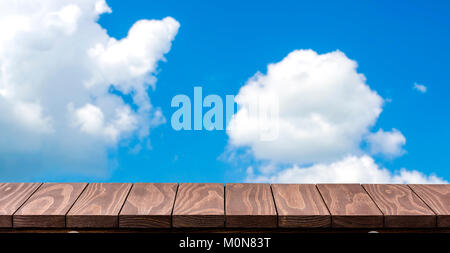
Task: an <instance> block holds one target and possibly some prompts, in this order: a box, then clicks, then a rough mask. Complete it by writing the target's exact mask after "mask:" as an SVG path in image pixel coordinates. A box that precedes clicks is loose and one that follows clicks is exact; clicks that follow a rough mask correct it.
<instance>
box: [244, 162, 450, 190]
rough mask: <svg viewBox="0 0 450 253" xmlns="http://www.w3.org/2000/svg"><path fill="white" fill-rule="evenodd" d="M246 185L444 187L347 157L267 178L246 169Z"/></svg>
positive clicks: (416, 175) (435, 180) (415, 175)
mask: <svg viewBox="0 0 450 253" xmlns="http://www.w3.org/2000/svg"><path fill="white" fill-rule="evenodd" d="M247 181H249V182H274V183H393V184H404V183H413V184H414V183H417V184H436V183H447V182H446V181H444V180H443V179H442V178H438V177H436V176H435V175H431V176H427V175H424V174H423V173H421V172H419V171H414V170H413V171H409V170H406V169H401V170H400V171H397V172H395V173H391V172H390V171H389V170H387V169H385V168H381V167H379V166H378V165H377V164H376V163H375V161H374V160H373V158H371V157H369V156H367V155H363V156H361V157H357V156H349V157H346V158H344V159H342V160H340V161H337V162H334V163H330V164H324V163H319V164H315V165H313V166H310V167H304V168H300V167H298V166H297V165H294V166H293V167H292V168H287V169H284V170H280V171H278V172H276V173H271V174H269V175H267V174H264V173H262V174H255V171H254V169H253V168H252V167H249V169H248V170H247Z"/></svg>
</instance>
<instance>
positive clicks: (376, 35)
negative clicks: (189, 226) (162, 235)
mask: <svg viewBox="0 0 450 253" xmlns="http://www.w3.org/2000/svg"><path fill="white" fill-rule="evenodd" d="M313 2H314V3H313ZM107 3H108V5H109V6H110V8H111V9H112V13H106V14H102V15H101V16H100V19H99V21H98V23H99V24H100V25H101V26H102V27H103V28H104V29H106V30H107V34H108V35H109V36H111V37H114V38H116V39H121V38H124V37H126V36H127V33H128V30H129V29H130V27H131V26H132V25H133V24H134V23H135V22H136V21H138V20H141V19H157V20H160V19H163V18H165V17H167V16H170V17H172V18H174V19H175V20H177V21H178V22H179V24H180V27H179V30H178V33H177V35H176V37H175V39H174V40H173V41H172V46H171V49H170V51H169V52H168V53H167V54H165V58H166V61H165V62H160V63H159V64H158V71H157V74H156V75H155V76H156V78H157V81H156V84H155V87H156V88H155V89H154V90H152V89H150V90H149V96H150V99H151V104H152V105H153V106H155V107H159V108H160V109H161V111H162V113H163V115H164V117H165V118H166V123H165V124H161V125H158V126H156V127H154V128H151V130H150V134H149V136H148V137H146V138H144V140H141V142H142V143H144V144H142V145H143V146H147V144H148V146H151V147H150V148H143V149H142V150H141V151H140V152H138V153H133V152H130V145H134V144H135V143H138V142H139V140H138V138H136V137H134V138H131V139H128V140H127V141H123V142H120V143H119V144H118V145H117V146H115V147H113V148H109V149H108V164H109V165H108V172H107V173H106V174H105V175H103V176H100V177H97V176H92V175H90V174H86V173H76V172H70V173H67V174H65V173H61V170H63V169H59V170H58V172H54V171H53V170H51V169H48V170H43V171H42V172H40V173H39V174H37V175H34V176H32V177H26V176H23V177H20V176H19V177H18V176H14V177H12V176H11V177H5V178H6V179H7V180H18V181H24V180H25V181H28V180H31V181H33V180H47V181H48V180H51V181H111V182H112V181H114V182H143V181H147V182H238V181H245V180H246V172H245V171H246V168H247V167H248V166H249V164H250V166H251V165H252V163H254V160H256V159H254V158H252V157H250V158H244V160H241V161H237V162H229V161H226V160H225V159H221V158H220V157H221V156H222V155H223V154H224V152H225V150H226V148H227V144H228V142H229V136H228V135H227V133H226V132H225V131H174V130H173V129H172V127H171V125H170V117H171V115H172V113H173V112H174V111H175V110H176V108H172V107H171V106H170V102H171V99H172V97H173V96H175V95H177V94H186V95H188V96H189V97H193V87H194V86H202V87H203V94H204V95H208V94H217V95H219V96H221V97H223V98H225V95H228V94H237V93H238V92H239V89H240V88H241V87H242V86H244V85H245V84H246V82H247V80H248V79H249V78H250V77H252V76H253V75H254V74H255V73H256V72H258V71H260V72H263V73H265V72H266V71H267V65H268V64H269V63H275V62H280V61H281V60H282V59H283V58H284V57H285V56H286V55H288V54H289V53H290V52H292V51H294V50H297V49H312V50H314V51H315V52H317V53H318V54H325V53H329V52H333V51H335V50H340V51H342V52H343V53H345V55H346V56H347V57H348V58H349V59H352V60H354V61H356V62H357V63H358V68H357V71H358V73H363V74H364V75H365V76H366V78H367V81H366V83H367V85H368V86H370V88H371V89H372V90H374V91H376V92H377V93H378V94H379V95H380V96H381V97H382V98H383V99H387V102H385V103H384V105H383V111H382V113H381V114H380V116H379V117H378V119H377V121H376V124H375V125H374V126H373V127H371V131H373V132H375V131H376V130H377V129H380V128H382V129H384V130H391V129H392V128H395V129H399V130H400V131H401V133H402V134H403V135H404V136H405V137H406V144H405V145H404V146H403V149H404V150H405V151H406V152H405V153H404V154H403V155H401V156H399V157H396V158H395V159H390V158H387V157H384V156H382V155H377V154H374V155H373V156H372V157H373V158H374V159H375V161H376V163H377V164H378V165H380V166H382V167H386V168H388V169H389V170H391V171H396V170H400V169H401V168H407V169H409V170H418V171H420V172H422V173H424V174H436V175H437V176H439V177H441V178H443V179H444V180H447V181H448V180H450V169H449V165H448V161H447V152H448V149H447V145H448V143H449V142H450V133H449V131H448V130H449V129H450V114H449V108H450V99H449V98H450V97H449V94H450V88H449V84H450V73H449V71H448V70H449V69H450V64H449V61H448V59H450V50H449V49H448V45H450V15H449V13H450V4H449V2H448V1H395V2H392V1H339V2H337V1H254V2H253V1H232V0H230V1H220V2H219V1H167V0H164V1H126V2H125V1H118V0H109V1H107ZM414 83H420V84H423V85H425V86H426V87H427V92H426V93H421V92H419V91H417V90H415V89H413V85H414ZM147 142H148V143H147ZM130 143H131V144H130ZM2 155H6V154H5V153H3V154H2ZM256 164H257V163H256V162H255V165H254V166H257V165H256ZM5 175H6V174H5Z"/></svg>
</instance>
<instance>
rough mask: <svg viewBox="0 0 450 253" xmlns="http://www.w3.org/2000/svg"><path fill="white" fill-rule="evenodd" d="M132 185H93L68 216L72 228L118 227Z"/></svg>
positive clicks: (67, 221)
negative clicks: (120, 213)
mask: <svg viewBox="0 0 450 253" xmlns="http://www.w3.org/2000/svg"><path fill="white" fill-rule="evenodd" d="M131 186H132V184H130V183H91V184H89V185H88V186H87V187H86V189H85V190H84V191H83V193H82V194H81V196H80V197H79V198H78V200H77V201H76V202H75V204H74V205H73V207H72V208H71V209H70V211H69V213H68V214H67V215H66V226H67V227H70V228H107V227H118V225H119V212H120V209H121V208H122V206H123V203H124V202H125V199H126V197H127V195H128V192H129V191H130V189H131Z"/></svg>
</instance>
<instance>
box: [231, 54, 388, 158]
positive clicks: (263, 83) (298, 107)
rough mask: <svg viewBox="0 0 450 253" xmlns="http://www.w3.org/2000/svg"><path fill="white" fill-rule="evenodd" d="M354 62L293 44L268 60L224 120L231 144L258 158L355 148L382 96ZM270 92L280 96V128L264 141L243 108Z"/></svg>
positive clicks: (339, 153)
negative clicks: (285, 53) (278, 58)
mask: <svg viewBox="0 0 450 253" xmlns="http://www.w3.org/2000/svg"><path fill="white" fill-rule="evenodd" d="M356 68H357V63H356V62H355V61H352V60H350V59H348V58H347V57H346V56H345V55H344V53H342V52H340V51H335V52H332V53H327V54H322V55H320V54H317V53H316V52H314V51H312V50H297V51H294V52H292V53H290V54H289V55H288V56H286V57H285V58H284V59H283V60H282V61H280V62H278V63H274V64H269V66H268V68H267V74H262V73H257V74H256V75H255V76H253V77H252V78H251V79H250V80H249V81H248V82H247V83H246V84H245V86H243V87H242V88H241V90H240V91H239V93H238V95H237V96H236V102H237V103H238V105H240V106H241V107H242V108H244V109H241V110H239V111H238V112H237V113H236V115H235V117H234V118H233V119H232V121H231V122H230V124H229V126H230V127H231V129H232V130H230V131H228V134H229V137H230V143H231V145H233V146H248V147H250V148H251V149H252V151H253V154H254V155H255V157H256V158H258V159H269V160H271V161H277V162H295V163H311V162H323V161H334V160H336V159H338V158H340V157H343V156H345V155H348V154H352V153H356V152H358V151H359V149H360V148H359V147H360V143H361V140H362V138H363V136H364V135H365V134H367V133H368V131H369V127H371V126H372V125H373V124H374V123H375V121H376V119H377V118H378V115H379V114H380V113H381V111H382V108H381V107H382V104H383V99H382V98H381V97H380V96H379V95H378V94H377V93H376V92H375V91H373V90H371V89H370V87H369V86H368V85H367V84H366V79H365V77H364V76H363V75H362V74H359V73H358V72H357V71H356ZM270 96H275V97H278V101H279V117H278V127H279V131H278V133H279V134H278V137H277V138H275V139H274V140H273V141H270V142H267V141H265V140H262V139H261V138H259V136H258V135H257V134H255V133H257V131H258V127H259V126H260V125H258V124H257V122H256V121H254V120H248V118H249V117H245V116H244V114H246V111H245V108H246V107H248V106H246V104H247V103H248V101H252V100H253V98H254V97H270ZM259 123H260V124H261V125H265V124H269V122H259Z"/></svg>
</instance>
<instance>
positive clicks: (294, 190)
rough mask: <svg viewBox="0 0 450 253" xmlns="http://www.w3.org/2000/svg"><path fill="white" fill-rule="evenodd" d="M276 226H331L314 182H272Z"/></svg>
mask: <svg viewBox="0 0 450 253" xmlns="http://www.w3.org/2000/svg"><path fill="white" fill-rule="evenodd" d="M272 192H273V197H274V200H275V206H276V209H277V213H278V226H279V227H285V228H289V227H291V228H295V227H298V228H320V227H330V226H331V216H330V213H329V212H328V209H327V207H326V206H325V203H324V202H323V200H322V197H321V196H320V194H319V191H318V190H317V188H316V186H315V185H314V184H273V185H272Z"/></svg>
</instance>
